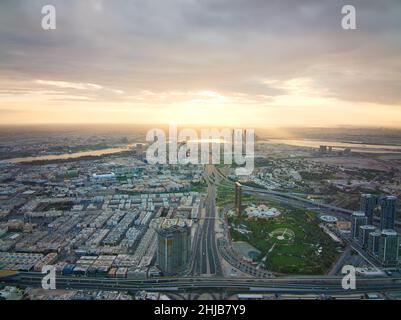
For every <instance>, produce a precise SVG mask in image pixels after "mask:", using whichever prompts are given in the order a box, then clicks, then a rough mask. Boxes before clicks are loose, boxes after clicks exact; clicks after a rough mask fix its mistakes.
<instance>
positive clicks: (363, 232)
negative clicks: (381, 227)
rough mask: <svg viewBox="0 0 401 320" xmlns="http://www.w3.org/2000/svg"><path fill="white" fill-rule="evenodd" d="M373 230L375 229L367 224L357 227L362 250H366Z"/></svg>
mask: <svg viewBox="0 0 401 320" xmlns="http://www.w3.org/2000/svg"><path fill="white" fill-rule="evenodd" d="M375 230H376V227H375V226H372V225H369V224H367V225H362V226H360V227H359V234H358V240H359V242H360V244H361V246H362V248H364V249H366V248H367V247H368V240H369V234H370V233H372V232H374V231H375Z"/></svg>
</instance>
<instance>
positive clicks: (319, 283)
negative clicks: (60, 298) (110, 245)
mask: <svg viewBox="0 0 401 320" xmlns="http://www.w3.org/2000/svg"><path fill="white" fill-rule="evenodd" d="M42 277H43V275H42V274H41V273H35V272H21V273H19V274H18V275H14V276H10V277H7V278H3V279H0V281H1V282H3V283H4V284H10V283H13V284H15V283H18V284H19V285H21V286H33V287H40V286H41V279H42ZM56 287H57V288H68V289H98V290H117V289H118V290H124V291H138V290H148V291H152V290H153V291H188V290H198V289H207V290H211V291H213V290H217V291H219V290H222V289H223V290H232V291H238V292H266V293H315V294H334V293H337V294H338V293H341V294H347V293H350V294H354V293H357V292H388V291H401V279H399V278H398V279H397V278H390V277H379V278H376V277H375V278H368V277H357V281H356V289H355V290H344V289H343V288H342V286H341V277H336V276H332V277H331V276H324V277H322V276H320V277H312V276H311V277H286V278H270V279H258V278H230V279H227V278H222V277H210V276H206V277H165V278H150V279H125V278H90V277H73V276H62V275H58V276H57V278H56Z"/></svg>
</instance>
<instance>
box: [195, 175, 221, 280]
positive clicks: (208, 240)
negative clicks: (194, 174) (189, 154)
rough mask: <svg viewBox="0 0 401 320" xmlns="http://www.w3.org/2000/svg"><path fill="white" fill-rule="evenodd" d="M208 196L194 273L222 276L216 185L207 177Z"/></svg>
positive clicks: (196, 249) (199, 231)
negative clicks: (216, 233) (218, 248)
mask: <svg viewBox="0 0 401 320" xmlns="http://www.w3.org/2000/svg"><path fill="white" fill-rule="evenodd" d="M211 172H212V169H211V168H210V167H207V168H206V173H207V174H211ZM207 183H208V187H207V196H206V201H205V212H204V213H205V215H204V216H203V217H201V219H200V221H199V226H198V228H199V229H198V230H197V232H196V234H195V239H194V241H195V246H194V255H193V259H194V261H193V263H192V270H191V273H192V275H209V276H213V275H215V276H220V275H222V269H221V264H220V257H219V254H218V251H217V244H216V237H215V224H216V219H218V217H217V212H216V186H215V185H214V184H213V183H211V182H210V181H209V179H207Z"/></svg>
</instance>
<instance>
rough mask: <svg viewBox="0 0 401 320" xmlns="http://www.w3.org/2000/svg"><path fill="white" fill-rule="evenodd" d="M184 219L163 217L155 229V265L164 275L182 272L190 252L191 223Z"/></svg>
mask: <svg viewBox="0 0 401 320" xmlns="http://www.w3.org/2000/svg"><path fill="white" fill-rule="evenodd" d="M190 224H191V223H190V221H188V220H186V219H163V220H162V221H161V223H160V225H159V227H158V229H157V235H158V236H157V244H158V245H157V265H158V266H159V268H160V269H161V270H162V272H163V274H165V275H172V274H177V273H179V272H182V271H183V270H185V268H186V267H187V264H188V262H189V259H190V252H191V225H190Z"/></svg>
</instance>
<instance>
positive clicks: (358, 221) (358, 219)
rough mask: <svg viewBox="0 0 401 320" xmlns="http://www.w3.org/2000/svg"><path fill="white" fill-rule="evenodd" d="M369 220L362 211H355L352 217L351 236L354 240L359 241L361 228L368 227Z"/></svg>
mask: <svg viewBox="0 0 401 320" xmlns="http://www.w3.org/2000/svg"><path fill="white" fill-rule="evenodd" d="M366 223H367V218H366V216H365V213H364V212H362V211H354V213H353V214H352V216H351V236H352V238H354V239H357V238H358V236H359V227H360V226H363V225H366Z"/></svg>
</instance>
